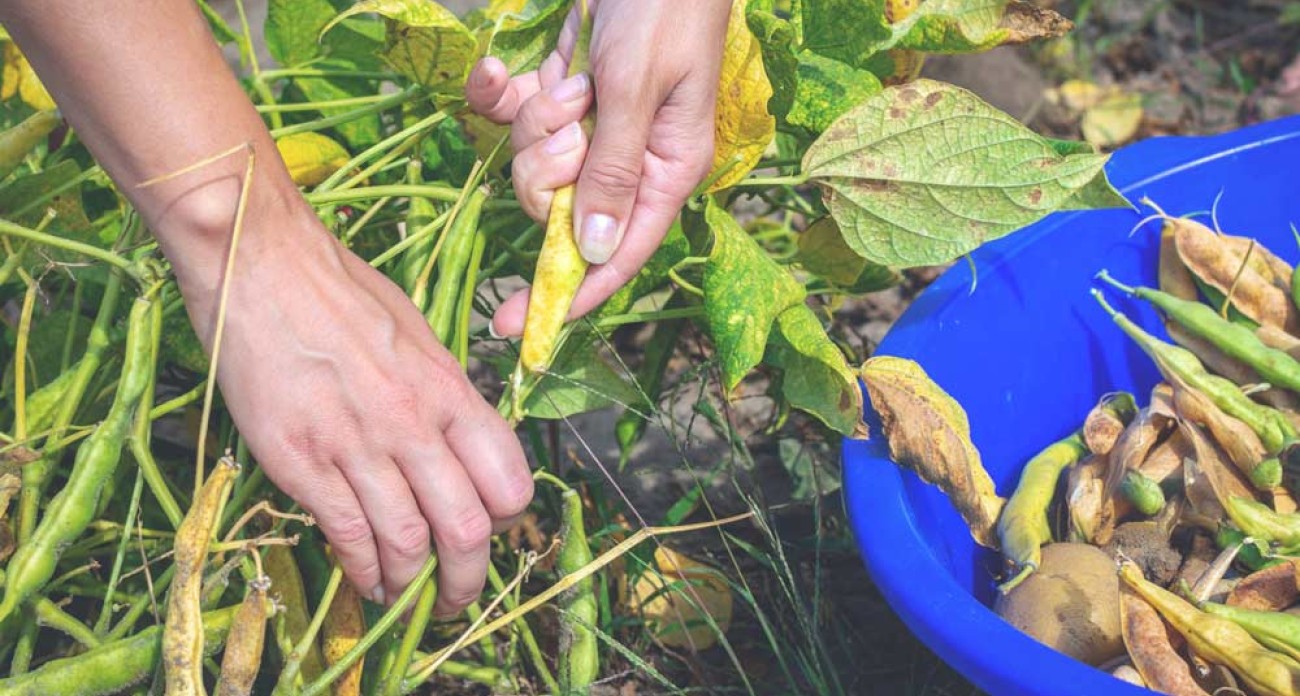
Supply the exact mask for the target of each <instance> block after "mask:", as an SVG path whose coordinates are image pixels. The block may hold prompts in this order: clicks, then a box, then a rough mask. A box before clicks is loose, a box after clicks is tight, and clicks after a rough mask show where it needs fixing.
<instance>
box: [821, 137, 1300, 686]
mask: <svg viewBox="0 0 1300 696" xmlns="http://www.w3.org/2000/svg"><path fill="white" fill-rule="evenodd" d="M1298 129H1300V123H1297V122H1296V121H1294V120H1289V121H1284V122H1277V123H1273V124H1266V125H1265V126H1262V127H1257V128H1255V129H1248V130H1246V131H1240V132H1238V133H1234V134H1231V135H1229V136H1220V137H1218V138H1198V139H1192V138H1168V139H1159V140H1153V141H1148V142H1146V143H1142V144H1139V145H1137V146H1134V147H1132V148H1129V149H1127V150H1125V151H1121V152H1120V153H1117V154H1116V155H1115V157H1114V159H1113V160H1112V162H1111V165H1110V167H1109V169H1108V171H1109V172H1110V175H1111V178H1112V181H1114V182H1115V183H1116V184H1117V185H1118V186H1119V187H1120V188H1121V189H1122V190H1123V191H1124V193H1125V195H1126V196H1127V197H1128V198H1129V200H1131V201H1134V202H1135V203H1136V202H1137V201H1139V200H1140V199H1142V198H1143V197H1144V196H1145V197H1150V198H1151V199H1152V200H1153V201H1155V202H1156V203H1157V204H1158V205H1160V206H1161V207H1162V208H1163V209H1164V210H1166V211H1167V212H1168V213H1170V214H1171V215H1186V214H1188V213H1193V212H1197V211H1205V212H1206V217H1205V218H1203V220H1204V221H1205V222H1206V223H1207V224H1211V223H1210V221H1209V217H1208V212H1209V210H1210V209H1211V207H1212V206H1213V205H1214V202H1215V199H1216V197H1217V196H1220V193H1222V196H1221V198H1220V200H1219V203H1218V206H1217V219H1218V221H1219V223H1220V224H1221V226H1222V229H1223V230H1224V231H1225V232H1226V233H1229V234H1237V235H1250V236H1254V237H1256V238H1258V239H1259V240H1260V241H1261V242H1262V243H1264V244H1265V245H1266V246H1268V248H1269V249H1270V250H1272V251H1273V252H1274V253H1276V254H1278V255H1279V256H1281V257H1282V258H1284V259H1286V260H1288V261H1291V262H1294V261H1296V260H1297V259H1300V250H1298V249H1297V242H1296V240H1295V238H1294V237H1293V235H1292V232H1291V226H1290V225H1291V222H1292V221H1298V222H1300V176H1297V171H1296V169H1294V168H1293V167H1292V165H1291V163H1292V162H1297V161H1300V137H1296V136H1297V135H1298V134H1297V130H1298ZM1150 212H1151V211H1150V210H1149V209H1145V208H1144V209H1143V210H1141V211H1135V210H1110V211H1093V212H1087V213H1069V214H1061V215H1057V216H1053V217H1052V218H1049V219H1048V220H1047V221H1044V222H1043V223H1040V224H1038V225H1035V226H1033V227H1031V228H1029V229H1026V230H1023V231H1021V232H1019V233H1017V234H1015V235H1012V236H1011V237H1009V238H1007V239H1004V240H1001V241H999V242H997V243H994V244H992V245H989V246H988V247H986V248H984V249H982V250H981V251H980V252H978V253H976V254H975V255H974V267H975V273H976V275H977V279H978V283H977V284H976V285H975V286H974V288H973V292H972V274H971V271H970V268H969V266H968V265H967V264H958V265H957V266H956V267H954V268H953V270H952V271H950V272H948V273H946V274H945V275H944V276H943V277H942V278H940V279H939V280H938V281H937V282H936V283H935V284H934V285H933V286H932V287H931V288H930V289H928V290H927V291H926V292H925V293H923V294H922V295H921V296H920V297H919V298H918V299H917V301H916V303H915V304H914V305H913V306H912V307H911V308H910V309H909V310H908V312H907V313H906V314H905V315H904V316H903V317H902V318H901V319H900V320H899V322H898V324H897V325H896V326H895V327H894V328H893V329H892V330H891V332H890V334H889V336H888V337H887V338H886V340H885V341H884V343H883V344H882V346H881V347H880V349H879V350H878V351H877V352H878V354H889V355H898V356H903V357H907V358H911V359H914V360H916V361H917V362H919V363H920V364H921V365H922V366H923V367H924V368H925V370H926V371H927V372H928V373H929V374H930V376H931V377H933V378H934V380H935V381H936V382H938V384H939V385H941V386H942V387H943V388H944V389H946V390H947V391H948V392H949V393H951V394H952V395H953V396H954V397H955V398H956V399H957V400H958V401H959V402H960V403H961V404H962V405H963V406H964V407H965V409H966V412H967V414H968V415H969V417H970V420H971V428H972V435H973V438H974V441H975V444H976V446H977V447H978V448H979V450H980V453H981V455H982V458H983V462H984V465H985V467H986V468H987V469H988V470H989V472H990V474H991V475H992V476H993V479H994V481H995V482H996V484H997V487H998V492H999V493H1001V494H1002V495H1009V494H1010V493H1011V492H1012V490H1014V487H1015V483H1016V480H1017V477H1018V476H1019V472H1020V469H1021V467H1022V466H1023V465H1024V463H1025V461H1026V460H1027V459H1028V458H1029V457H1031V456H1033V455H1034V454H1035V453H1036V452H1038V451H1039V450H1040V449H1042V448H1043V447H1044V446H1046V445H1047V444H1049V443H1051V442H1053V441H1054V440H1056V439H1058V438H1060V437H1062V436H1064V435H1066V434H1068V433H1069V432H1070V431H1072V430H1073V429H1074V428H1076V427H1078V425H1079V423H1080V422H1081V421H1082V419H1083V417H1084V416H1085V415H1086V414H1087V412H1088V410H1089V409H1090V408H1091V407H1092V406H1093V404H1094V403H1095V402H1096V401H1097V399H1098V398H1099V397H1100V396H1101V395H1102V394H1104V393H1106V392H1110V391H1115V390H1128V391H1132V392H1134V394H1135V395H1137V397H1138V401H1139V403H1140V404H1143V405H1144V404H1145V403H1146V402H1147V401H1148V399H1149V390H1150V388H1151V387H1152V386H1153V385H1154V384H1155V383H1156V381H1157V379H1158V373H1157V372H1156V370H1155V368H1154V366H1153V364H1152V363H1151V361H1150V359H1148V358H1147V357H1146V356H1145V355H1144V354H1143V353H1142V352H1141V351H1140V350H1139V349H1138V348H1137V347H1136V346H1135V345H1134V344H1133V343H1132V342H1131V341H1130V340H1129V339H1128V338H1127V337H1125V336H1124V335H1123V334H1122V333H1121V332H1120V331H1119V329H1118V327H1116V326H1115V325H1114V324H1113V323H1112V322H1111V321H1110V319H1109V317H1108V316H1107V315H1106V314H1105V313H1104V312H1103V311H1102V310H1101V308H1100V307H1099V306H1098V305H1097V304H1096V301H1095V300H1094V299H1093V298H1092V297H1091V296H1090V295H1089V292H1088V291H1089V289H1090V288H1092V287H1094V286H1096V285H1097V283H1096V281H1094V280H1093V277H1094V275H1095V274H1096V273H1097V272H1098V271H1100V270H1102V269H1108V270H1109V271H1110V272H1111V274H1112V275H1113V276H1114V277H1115V278H1117V279H1119V280H1120V281H1122V282H1125V283H1142V284H1146V285H1154V284H1155V282H1156V279H1155V275H1156V260H1157V248H1158V241H1159V229H1160V225H1159V223H1158V222H1149V223H1147V224H1145V225H1141V226H1137V225H1138V223H1139V222H1140V221H1141V220H1142V217H1143V216H1145V215H1147V214H1149V213H1150ZM1135 226H1137V227H1136V229H1135ZM1130 233H1131V234H1130ZM1107 296H1108V299H1110V301H1111V303H1112V304H1113V305H1114V306H1115V307H1116V308H1118V309H1120V310H1121V311H1123V312H1124V313H1126V314H1128V315H1129V316H1130V317H1131V318H1133V319H1134V320H1135V321H1138V323H1139V324H1141V325H1142V326H1144V327H1145V328H1147V329H1148V330H1150V331H1152V332H1153V333H1155V334H1156V335H1158V336H1160V337H1162V338H1163V337H1165V336H1166V334H1165V332H1164V331H1163V329H1162V328H1161V325H1160V321H1159V320H1158V317H1157V316H1156V314H1155V313H1154V312H1153V311H1152V310H1151V309H1150V307H1148V306H1146V305H1144V304H1143V303H1141V302H1138V301H1133V300H1130V299H1128V298H1125V297H1121V296H1119V295H1118V294H1117V293H1115V292H1113V291H1107ZM871 420H872V418H871V417H869V418H868V421H869V422H871ZM873 433H875V434H878V433H879V429H878V428H873ZM854 447H859V445H853V446H850V447H846V451H845V472H846V484H845V485H846V490H847V495H848V505H849V508H850V514H851V516H852V517H853V519H854V526H855V530H856V531H857V534H858V541H859V545H860V546H861V548H862V550H863V555H864V557H865V558H866V560H867V563H868V566H869V567H870V569H871V570H872V573H873V575H875V577H876V580H877V582H878V584H880V585H881V587H882V590H883V591H884V592H885V594H886V596H887V597H889V598H890V599H891V601H892V602H893V603H894V604H895V606H896V607H901V608H900V613H902V614H903V616H904V619H905V620H908V621H909V622H910V623H912V626H913V629H914V630H916V631H917V632H918V634H919V635H921V637H922V639H923V640H926V641H927V642H929V643H931V645H932V647H934V648H935V649H936V650H938V651H939V652H940V654H941V655H943V656H944V657H945V658H948V659H949V661H950V662H953V663H954V664H956V665H957V666H958V669H962V670H963V671H967V672H968V676H970V677H971V678H972V679H973V680H975V681H976V683H979V684H981V685H982V686H985V688H990V687H995V686H996V687H998V688H1001V686H1002V683H1001V682H998V681H996V680H988V679H984V678H983V676H982V675H981V674H979V673H978V672H979V671H980V670H982V669H984V668H985V667H986V666H982V665H979V664H974V665H971V664H963V663H969V660H970V655H969V654H967V655H953V654H945V653H946V652H950V651H954V650H965V649H966V648H965V647H963V646H969V645H970V644H971V643H972V639H973V638H976V637H978V638H977V639H978V640H979V641H981V642H987V641H990V640H998V639H999V637H1000V636H1005V635H1006V634H1005V633H1002V632H1001V630H1002V629H1003V628H1005V624H1001V622H1000V620H999V619H998V618H997V617H996V616H995V615H994V614H993V613H992V612H991V611H988V610H987V609H985V608H983V607H977V606H974V605H973V602H974V600H971V598H970V596H971V595H973V596H974V598H975V599H977V600H978V601H979V602H980V603H982V604H985V605H987V604H989V603H991V601H992V598H993V593H994V581H995V574H996V572H997V570H998V568H999V561H998V559H997V557H996V556H995V555H994V554H992V553H990V552H987V551H985V550H984V549H981V548H979V547H977V546H976V545H975V544H974V542H973V541H972V539H971V537H970V534H969V531H968V529H967V527H966V525H965V523H964V522H963V521H962V519H961V517H960V516H959V515H958V514H957V513H956V511H955V510H954V508H953V507H952V505H951V504H950V503H949V502H948V500H947V499H946V498H945V497H944V496H943V495H942V494H941V493H940V492H939V491H938V490H937V489H936V488H934V487H932V486H929V485H927V484H925V483H924V482H922V481H921V480H920V479H919V478H917V477H916V476H914V475H912V474H911V473H904V474H902V475H898V474H895V473H891V471H890V469H888V468H887V467H889V466H892V465H890V464H888V462H885V461H883V460H882V459H881V456H882V450H881V449H880V443H878V442H877V443H876V444H875V445H865V446H861V447H863V449H860V450H857V449H854ZM863 467H866V468H863ZM867 489H870V490H867ZM891 493H897V496H896V497H897V504H892V503H891V502H890V500H891V499H890V498H889V495H890V494H891ZM881 496H884V497H881ZM873 501H874V502H873ZM886 530H894V531H893V532H889V533H894V534H895V536H897V535H898V534H902V535H903V536H905V537H908V538H904V539H898V538H893V539H887V538H880V535H881V534H883V533H886ZM899 530H901V532H900V531H899ZM886 544H890V545H894V546H895V547H897V546H899V545H901V544H914V545H915V547H912V548H909V549H907V550H906V552H904V553H900V554H897V555H898V556H900V558H897V559H895V558H892V557H891V554H889V553H885V552H882V550H881V547H882V546H883V545H886ZM905 563H908V564H916V565H915V568H911V569H909V572H908V573H906V574H904V573H900V572H899V571H900V569H901V568H900V564H905ZM925 571H928V572H930V573H935V572H938V573H942V574H945V575H946V577H941V578H938V580H937V581H935V582H932V581H934V580H936V579H935V577H934V576H933V575H931V577H929V578H915V577H914V576H915V575H916V573H917V572H925ZM908 577H913V580H914V581H912V582H908V581H907V580H906V578H908ZM952 583H955V585H956V586H957V587H959V588H961V589H962V590H963V591H964V592H966V593H968V594H967V596H966V600H968V601H967V603H968V604H972V606H965V605H961V606H960V608H961V610H962V611H963V612H965V613H964V614H963V616H966V618H965V619H964V620H963V621H960V622H949V625H934V624H935V623H936V621H935V620H934V617H933V615H930V616H925V615H922V614H924V612H925V611H926V609H917V611H912V608H914V607H916V606H917V605H920V604H922V603H925V602H930V603H933V602H934V601H937V600H935V599H934V594H936V593H937V594H942V592H941V590H942V589H943V588H944V587H947V588H951V587H952ZM927 593H931V596H929V597H927V596H926V595H927ZM956 601H958V604H960V600H956ZM954 606H957V605H954ZM996 624H1001V626H1000V627H999V626H997V625H996ZM986 629H987V630H988V631H989V632H988V633H984V631H985V630H986ZM1017 635H1018V634H1017ZM984 647H987V646H984ZM1034 648H1037V649H1038V650H1039V651H1041V654H1037V653H1036V654H1033V655H1028V654H1022V655H1019V656H1018V658H1019V659H1034V660H1037V659H1040V658H1041V659H1044V660H1051V659H1053V658H1059V656H1056V655H1055V654H1054V653H1051V652H1050V651H1048V650H1047V649H1046V648H1042V647H1041V646H1037V644H1033V643H1029V644H1024V643H1017V645H1016V649H1017V650H1020V649H1024V650H1032V649H1034ZM1080 667H1081V666H1080ZM971 671H974V672H976V673H971ZM1040 686H1041V682H1040ZM1013 690H1014V689H1003V691H1013ZM1001 692H1002V691H998V692H997V693H1001ZM1026 693H1032V691H1026ZM1038 693H1048V691H1043V690H1041V689H1040V690H1039V691H1038ZM1117 693H1118V692H1117Z"/></svg>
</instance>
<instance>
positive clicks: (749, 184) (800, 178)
mask: <svg viewBox="0 0 1300 696" xmlns="http://www.w3.org/2000/svg"><path fill="white" fill-rule="evenodd" d="M806 183H808V176H807V175H805V174H792V175H790V176H751V177H749V178H748V179H742V180H740V181H737V182H736V183H735V184H733V185H732V188H773V187H776V186H801V185H803V184H806Z"/></svg>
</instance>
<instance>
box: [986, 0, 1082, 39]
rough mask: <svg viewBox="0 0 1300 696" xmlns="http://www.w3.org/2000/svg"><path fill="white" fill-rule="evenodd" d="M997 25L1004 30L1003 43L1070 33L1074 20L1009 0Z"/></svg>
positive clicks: (1032, 5) (1019, 1) (1053, 37)
mask: <svg viewBox="0 0 1300 696" xmlns="http://www.w3.org/2000/svg"><path fill="white" fill-rule="evenodd" d="M999 26H1000V27H1001V28H1002V30H1003V31H1005V32H1006V38H1005V39H1003V41H1002V43H1003V45H1007V44H1022V43H1029V42H1030V41H1038V40H1040V39H1056V38H1060V37H1062V36H1065V35H1066V34H1068V33H1070V30H1072V29H1074V22H1071V21H1070V20H1069V19H1067V18H1065V17H1064V16H1062V15H1061V14H1060V13H1058V12H1055V11H1053V10H1049V9H1047V8H1046V7H1039V6H1038V5H1035V4H1033V3H1030V2H1022V0H1011V2H1009V3H1007V9H1006V10H1004V11H1003V14H1002V21H1001V22H1000V23H999Z"/></svg>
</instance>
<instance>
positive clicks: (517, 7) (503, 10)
mask: <svg viewBox="0 0 1300 696" xmlns="http://www.w3.org/2000/svg"><path fill="white" fill-rule="evenodd" d="M527 8H528V0H492V2H490V3H488V6H487V9H486V10H484V11H483V13H484V14H485V15H486V16H487V17H488V18H489V19H491V20H493V21H496V20H498V19H501V18H502V17H505V16H507V15H517V14H522V13H523V11H524V10H525V9H527Z"/></svg>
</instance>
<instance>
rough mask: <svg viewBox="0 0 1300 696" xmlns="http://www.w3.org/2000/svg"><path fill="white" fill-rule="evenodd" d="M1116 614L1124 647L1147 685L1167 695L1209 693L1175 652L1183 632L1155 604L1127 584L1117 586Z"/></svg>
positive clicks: (1191, 695) (1197, 695) (1199, 694)
mask: <svg viewBox="0 0 1300 696" xmlns="http://www.w3.org/2000/svg"><path fill="white" fill-rule="evenodd" d="M1119 617H1120V630H1121V631H1122V633H1123V635H1124V647H1125V648H1127V649H1128V654H1129V659H1131V660H1132V661H1133V666H1134V667H1135V668H1137V671H1138V673H1139V674H1141V675H1142V680H1143V681H1145V682H1146V685H1147V687H1148V688H1151V689H1154V690H1156V691H1160V692H1163V693H1166V694H1170V696H1209V694H1207V693H1206V692H1205V690H1204V689H1202V688H1201V687H1200V685H1198V684H1197V683H1196V679H1195V678H1194V677H1193V676H1192V670H1191V668H1190V667H1189V666H1188V665H1187V662H1185V661H1184V660H1183V658H1182V657H1181V656H1180V655H1179V654H1178V647H1181V646H1182V644H1183V643H1184V641H1183V639H1182V636H1180V635H1178V634H1177V633H1175V632H1173V631H1171V630H1170V629H1169V627H1168V626H1167V625H1165V621H1164V619H1162V618H1160V614H1159V613H1158V612H1157V611H1156V610H1155V608H1153V607H1152V606H1151V605H1150V604H1148V603H1147V602H1146V600H1144V599H1142V597H1140V596H1139V595H1138V594H1137V593H1136V592H1134V591H1133V590H1132V589H1131V588H1129V587H1126V586H1121V587H1120V598H1119Z"/></svg>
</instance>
